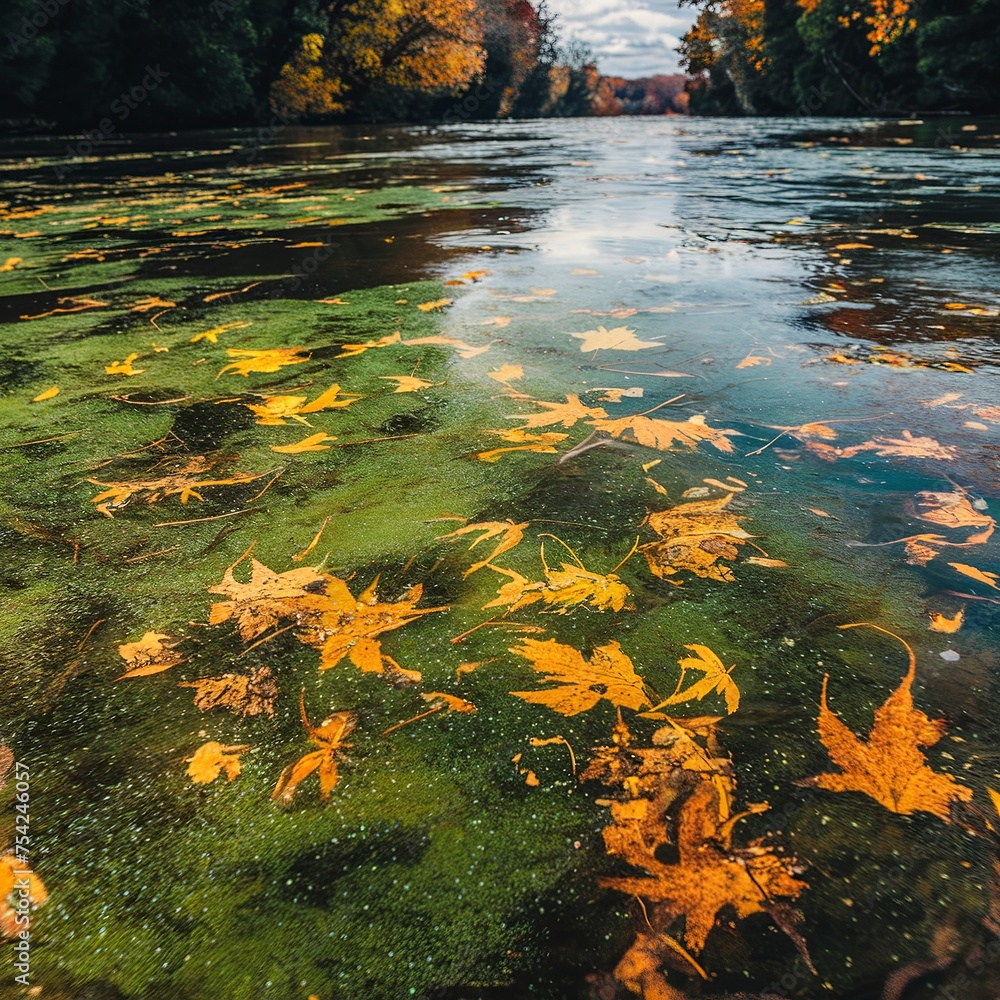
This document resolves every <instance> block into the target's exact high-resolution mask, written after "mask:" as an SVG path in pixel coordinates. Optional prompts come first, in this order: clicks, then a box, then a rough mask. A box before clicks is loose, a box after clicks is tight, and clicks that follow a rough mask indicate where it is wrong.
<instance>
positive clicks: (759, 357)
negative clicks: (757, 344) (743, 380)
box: [736, 353, 771, 368]
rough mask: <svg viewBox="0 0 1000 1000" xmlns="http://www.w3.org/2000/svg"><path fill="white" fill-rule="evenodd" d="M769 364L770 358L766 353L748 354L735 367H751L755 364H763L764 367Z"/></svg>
mask: <svg viewBox="0 0 1000 1000" xmlns="http://www.w3.org/2000/svg"><path fill="white" fill-rule="evenodd" d="M770 364H771V359H770V358H769V357H768V356H767V355H766V354H753V353H751V354H748V355H747V356H746V357H745V358H744V359H743V360H742V361H741V362H740V363H739V364H738V365H737V366H736V367H737V368H753V367H755V366H756V365H764V366H765V367H766V366H768V365H770Z"/></svg>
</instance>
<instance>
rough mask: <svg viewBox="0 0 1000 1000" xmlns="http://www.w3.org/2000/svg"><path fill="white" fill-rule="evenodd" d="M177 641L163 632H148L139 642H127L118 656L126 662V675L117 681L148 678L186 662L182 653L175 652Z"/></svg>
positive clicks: (119, 650) (120, 649) (119, 649)
mask: <svg viewBox="0 0 1000 1000" xmlns="http://www.w3.org/2000/svg"><path fill="white" fill-rule="evenodd" d="M175 645H177V643H176V641H174V640H171V638H170V636H168V635H164V634H163V633H162V632H147V633H146V634H145V635H144V636H143V637H142V638H141V639H140V640H139V641H138V642H126V643H124V644H123V645H121V646H119V647H118V655H119V656H120V657H121V658H122V659H123V660H124V661H125V673H123V674H122V675H121V677H116V678H115V680H116V681H122V680H126V679H127V678H129V677H148V676H149V675H151V674H159V673H162V672H163V671H164V670H169V669H170V668H171V667H175V666H176V665H177V664H178V663H183V662H184V657H183V656H181V654H180V653H175V652H174V646H175Z"/></svg>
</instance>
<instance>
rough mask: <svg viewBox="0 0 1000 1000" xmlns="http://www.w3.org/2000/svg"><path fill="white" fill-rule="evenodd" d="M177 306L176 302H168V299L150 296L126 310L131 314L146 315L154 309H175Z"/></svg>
mask: <svg viewBox="0 0 1000 1000" xmlns="http://www.w3.org/2000/svg"><path fill="white" fill-rule="evenodd" d="M176 306H177V303H176V302H168V301H167V300H166V299H161V298H160V297H159V296H158V295H149V296H147V297H146V298H144V299H140V300H139V301H138V302H133V303H132V304H131V305H129V306H127V307H126V308H127V309H129V310H130V311H131V312H137V313H145V312H151V311H152V310H153V309H174V308H176Z"/></svg>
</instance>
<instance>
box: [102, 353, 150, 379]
mask: <svg viewBox="0 0 1000 1000" xmlns="http://www.w3.org/2000/svg"><path fill="white" fill-rule="evenodd" d="M138 357H139V355H138V354H130V355H129V356H128V357H127V358H126V359H125V360H124V361H112V362H111V364H110V365H105V366H104V371H105V373H106V374H108V375H141V374H142V373H143V372H144V371H146V369H145V368H133V367H132V362H133V361H135V360H136V358H138Z"/></svg>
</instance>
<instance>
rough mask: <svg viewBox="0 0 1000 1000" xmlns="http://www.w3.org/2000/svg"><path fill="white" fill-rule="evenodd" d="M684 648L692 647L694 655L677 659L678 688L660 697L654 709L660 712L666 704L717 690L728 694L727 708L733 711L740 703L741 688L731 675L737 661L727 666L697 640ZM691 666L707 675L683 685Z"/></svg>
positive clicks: (692, 698)
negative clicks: (678, 667) (696, 642)
mask: <svg viewBox="0 0 1000 1000" xmlns="http://www.w3.org/2000/svg"><path fill="white" fill-rule="evenodd" d="M684 648H685V649H690V650H691V652H692V653H694V654H695V655H694V656H685V657H684V658H683V659H681V660H678V661H677V662H678V663H679V664H680V668H681V676H680V680H678V682H677V689H676V691H674V693H673V694H672V695H671V696H670V697H669V698H667V699H665V700H664V701H661V702H660V704H659V705H655V706H654V707H653V709H652V711H654V712H658V711H659V710H660V709H661V708H665V707H666V706H667V705H680V704H683V703H684V702H686V701H701V699H702V698H704V697H705V695H707V694H711V693H712V692H713V691H715V692H716V693H717V694H722V695H725V697H726V711H727V712H728V713H729V714H730V715H732V714H733V712H735V711H736V709H737V708H739V707H740V689H739V688H738V687H737V686H736V682H735V681H734V680H733V678H732V672H733V670H734V669H735V667H736V664H735V663H734V664H733V665H732V666H731V667H729V668H727V667H726V666H725V664H723V662H722V661H721V660H720V659H719V658H718V656H716V655H715V653H713V652H712V650H711V649H709V648H708V646H699V645H697V644H695V645H690V646H685V647H684ZM691 670H695V671H698V672H700V673H703V674H704V675H705V676H704V677H703V678H702V679H701V680H700V681H695V682H694V683H693V684H691V685H690V686H688V687H686V688H685V687H683V684H684V678H685V675H686V674H687V673H688V671H691Z"/></svg>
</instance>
